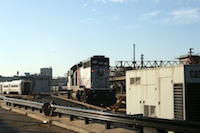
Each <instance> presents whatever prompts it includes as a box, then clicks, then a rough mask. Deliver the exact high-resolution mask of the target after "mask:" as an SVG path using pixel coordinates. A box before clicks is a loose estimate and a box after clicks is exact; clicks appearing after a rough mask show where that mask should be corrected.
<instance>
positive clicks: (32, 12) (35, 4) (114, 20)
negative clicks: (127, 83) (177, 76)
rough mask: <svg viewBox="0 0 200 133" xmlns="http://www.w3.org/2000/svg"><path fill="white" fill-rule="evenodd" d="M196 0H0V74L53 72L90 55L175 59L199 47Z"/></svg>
mask: <svg viewBox="0 0 200 133" xmlns="http://www.w3.org/2000/svg"><path fill="white" fill-rule="evenodd" d="M199 33H200V0H0V46H1V50H0V75H2V76H12V75H15V74H16V73H17V71H19V73H20V75H23V74H24V72H30V73H39V71H40V68H43V67H50V66H51V67H52V68H53V76H64V73H66V72H67V71H68V69H69V68H70V67H71V66H72V65H74V64H75V63H77V62H79V61H81V60H84V59H87V58H88V57H90V56H93V55H105V56H107V57H109V58H110V62H111V63H110V65H111V66H113V65H114V64H115V61H120V60H126V61H130V60H132V59H133V43H135V44H136V60H140V55H141V54H144V58H145V60H174V58H175V57H178V56H180V55H183V54H187V52H188V51H189V48H194V52H195V53H199V52H200V45H199V44H200V34H199Z"/></svg>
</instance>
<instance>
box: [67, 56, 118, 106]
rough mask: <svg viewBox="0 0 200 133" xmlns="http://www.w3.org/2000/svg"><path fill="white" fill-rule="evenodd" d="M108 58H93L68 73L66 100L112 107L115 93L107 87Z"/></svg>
mask: <svg viewBox="0 0 200 133" xmlns="http://www.w3.org/2000/svg"><path fill="white" fill-rule="evenodd" d="M109 72H110V70H109V58H107V57H105V56H93V57H90V58H88V59H87V60H84V61H81V62H79V63H77V64H76V65H74V66H72V67H71V68H70V70H69V71H68V83H67V87H68V88H67V90H68V98H72V99H76V100H79V101H83V102H86V103H90V104H95V105H104V106H105V105H113V104H114V103H115V102H116V98H115V91H114V89H113V88H110V87H109V84H110V83H109Z"/></svg>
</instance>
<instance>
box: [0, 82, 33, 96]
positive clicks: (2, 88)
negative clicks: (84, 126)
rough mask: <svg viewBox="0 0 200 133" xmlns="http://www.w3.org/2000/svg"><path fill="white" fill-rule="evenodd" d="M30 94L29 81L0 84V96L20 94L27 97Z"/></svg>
mask: <svg viewBox="0 0 200 133" xmlns="http://www.w3.org/2000/svg"><path fill="white" fill-rule="evenodd" d="M30 92H32V88H31V81H27V80H13V81H6V82H0V94H21V95H27V94H29V93H30Z"/></svg>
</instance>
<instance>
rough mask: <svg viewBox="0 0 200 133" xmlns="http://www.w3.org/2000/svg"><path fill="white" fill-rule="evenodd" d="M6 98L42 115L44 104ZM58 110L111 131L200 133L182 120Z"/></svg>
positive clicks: (193, 124)
mask: <svg viewBox="0 0 200 133" xmlns="http://www.w3.org/2000/svg"><path fill="white" fill-rule="evenodd" d="M0 98H4V99H3V100H4V101H5V102H6V103H7V105H9V106H11V105H13V106H16V105H18V106H20V107H25V109H26V108H27V107H30V108H32V111H34V109H35V108H36V109H39V110H40V113H42V111H41V110H42V108H43V104H44V103H39V102H34V101H27V100H21V99H14V98H7V97H1V96H0ZM54 107H55V108H56V110H55V112H57V113H58V116H59V117H62V116H63V115H68V116H70V120H74V118H75V117H81V118H84V120H85V124H89V122H90V120H100V121H104V122H105V125H106V128H107V129H109V128H110V127H111V124H112V123H120V124H125V125H128V126H131V127H132V126H134V127H136V128H137V129H138V130H140V133H143V128H144V127H150V128H156V129H157V130H158V131H159V132H166V131H174V132H182V133H183V132H184V133H185V132H189V133H199V132H200V122H193V121H181V120H169V119H159V118H151V117H144V116H142V115H126V114H120V113H111V112H103V111H96V110H89V109H80V108H73V107H67V106H58V105H54Z"/></svg>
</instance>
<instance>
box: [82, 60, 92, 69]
mask: <svg viewBox="0 0 200 133" xmlns="http://www.w3.org/2000/svg"><path fill="white" fill-rule="evenodd" d="M83 66H84V68H87V67H90V66H91V64H90V61H87V62H85V63H84V64H83Z"/></svg>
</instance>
